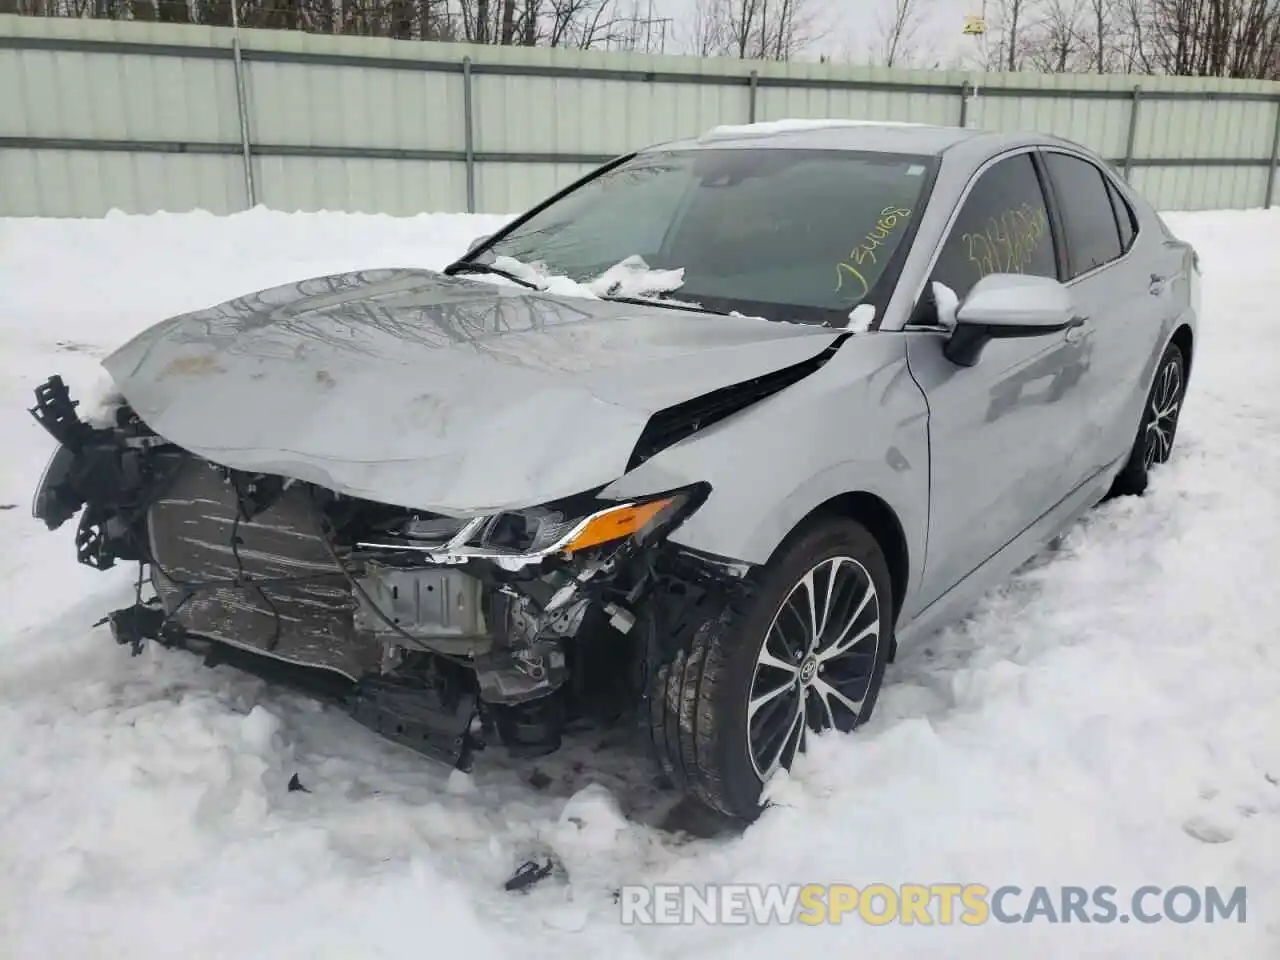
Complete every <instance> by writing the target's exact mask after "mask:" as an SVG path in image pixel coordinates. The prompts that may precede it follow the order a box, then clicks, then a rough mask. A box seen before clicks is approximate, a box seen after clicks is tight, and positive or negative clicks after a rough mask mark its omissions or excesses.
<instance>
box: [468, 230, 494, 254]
mask: <svg viewBox="0 0 1280 960" xmlns="http://www.w3.org/2000/svg"><path fill="white" fill-rule="evenodd" d="M492 236H493V234H492V233H486V234H485V235H484V236H481V237H476V238H475V239H474V240H472V241H471V242H470V243H469V244H467V253H474V252H475V251H476V250H477V249H479V248H480V247H483V246H484V245H485V244H486V243H488V242H489V238H490V237H492ZM463 256H466V254H463Z"/></svg>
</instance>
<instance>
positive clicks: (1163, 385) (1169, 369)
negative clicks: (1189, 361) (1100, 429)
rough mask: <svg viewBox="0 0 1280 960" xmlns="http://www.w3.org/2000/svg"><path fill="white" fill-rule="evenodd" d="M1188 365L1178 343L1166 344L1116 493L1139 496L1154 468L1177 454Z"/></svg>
mask: <svg viewBox="0 0 1280 960" xmlns="http://www.w3.org/2000/svg"><path fill="white" fill-rule="evenodd" d="M1186 385H1187V365H1186V359H1185V358H1184V357H1183V355H1182V350H1181V348H1179V347H1178V345H1177V344H1176V343H1170V344H1169V346H1167V347H1165V351H1164V354H1163V355H1162V356H1161V357H1160V363H1159V364H1158V365H1157V366H1156V375H1155V379H1154V380H1153V381H1152V383H1151V389H1150V390H1149V391H1148V392H1147V402H1146V403H1145V404H1144V405H1143V408H1142V420H1141V422H1140V423H1139V426H1138V435H1137V437H1135V438H1134V441H1133V447H1132V449H1131V450H1130V451H1129V459H1128V461H1126V462H1125V465H1124V467H1123V468H1122V469H1121V471H1120V473H1119V474H1118V475H1117V476H1116V479H1115V482H1114V483H1113V484H1112V487H1111V494H1112V496H1137V495H1140V494H1142V493H1143V492H1144V491H1145V490H1146V489H1147V479H1148V477H1149V475H1150V472H1151V470H1152V468H1154V467H1155V466H1156V465H1157V464H1161V463H1164V462H1166V461H1167V460H1168V459H1169V456H1170V454H1172V453H1173V440H1174V435H1175V433H1176V432H1177V429H1178V416H1179V414H1180V413H1181V412H1182V400H1183V396H1184V395H1185V393H1186Z"/></svg>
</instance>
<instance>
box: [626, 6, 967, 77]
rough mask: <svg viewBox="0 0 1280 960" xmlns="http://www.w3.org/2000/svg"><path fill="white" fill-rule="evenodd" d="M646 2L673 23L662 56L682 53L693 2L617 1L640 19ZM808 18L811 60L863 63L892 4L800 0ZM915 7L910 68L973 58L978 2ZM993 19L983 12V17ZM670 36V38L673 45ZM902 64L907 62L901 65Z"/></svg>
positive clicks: (888, 15)
mask: <svg viewBox="0 0 1280 960" xmlns="http://www.w3.org/2000/svg"><path fill="white" fill-rule="evenodd" d="M650 2H652V3H653V8H654V16H662V17H671V18H672V20H673V21H674V23H673V25H672V27H671V30H670V31H669V32H668V40H667V47H666V49H667V52H668V53H679V52H683V51H684V50H686V49H687V44H688V42H689V41H688V38H689V36H690V34H691V24H692V11H693V6H694V2H695V0H619V5H620V6H622V7H623V8H624V9H625V8H628V7H629V6H630V5H631V4H632V3H638V4H639V6H640V13H641V15H642V16H643V15H646V13H647V9H648V4H649V3H650ZM803 2H804V3H805V4H806V9H811V10H812V12H813V15H814V18H815V19H816V20H817V21H819V22H820V24H821V25H822V26H823V27H825V29H824V30H823V31H822V33H823V36H822V37H821V38H820V39H818V40H816V41H815V42H814V43H813V44H811V45H810V49H809V50H808V51H807V56H806V59H808V56H812V57H813V58H815V59H816V58H817V56H818V55H819V54H823V53H825V54H828V55H830V56H832V57H834V58H836V59H839V60H855V61H858V62H864V63H865V62H869V61H870V58H871V54H870V50H871V49H872V48H873V47H878V46H879V45H880V38H881V37H882V36H883V32H884V31H883V28H882V24H883V23H885V22H887V21H888V20H889V18H890V15H891V11H892V9H893V0H803ZM916 3H917V4H919V8H920V15H919V17H918V22H919V23H920V27H919V29H917V30H916V33H915V36H914V37H913V42H912V44H911V47H912V48H913V49H912V51H911V52H912V53H914V54H915V60H916V61H917V63H916V64H915V65H919V66H930V67H931V66H934V65H935V63H938V64H940V65H941V66H944V67H946V66H954V65H958V64H957V63H956V61H957V60H959V59H961V58H964V59H965V60H966V62H967V61H969V60H972V59H973V58H974V55H975V52H976V49H977V47H976V45H977V41H976V40H975V38H973V37H966V36H964V35H963V34H962V33H961V28H962V26H963V24H964V18H965V15H966V14H974V15H977V14H979V13H981V11H982V0H916ZM992 16H993V12H992V11H988V18H989V19H990V18H991V17H992ZM672 32H674V34H675V39H674V42H673V40H672ZM902 65H903V66H907V65H908V64H906V63H904V64H902Z"/></svg>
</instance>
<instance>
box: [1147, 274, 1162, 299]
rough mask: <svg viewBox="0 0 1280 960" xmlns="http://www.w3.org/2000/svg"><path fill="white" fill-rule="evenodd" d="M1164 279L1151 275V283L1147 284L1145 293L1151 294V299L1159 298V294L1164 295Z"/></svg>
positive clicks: (1158, 275) (1157, 275)
mask: <svg viewBox="0 0 1280 960" xmlns="http://www.w3.org/2000/svg"><path fill="white" fill-rule="evenodd" d="M1166 279H1167V278H1166V277H1162V276H1160V274H1158V273H1153V274H1152V275H1151V282H1150V283H1149V284H1147V293H1149V294H1151V295H1152V296H1153V297H1158V296H1160V294H1162V293H1164V284H1165V280H1166Z"/></svg>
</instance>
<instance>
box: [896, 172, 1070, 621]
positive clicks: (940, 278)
mask: <svg viewBox="0 0 1280 960" xmlns="http://www.w3.org/2000/svg"><path fill="white" fill-rule="evenodd" d="M992 273H1022V274H1032V275H1036V276H1044V277H1053V278H1055V279H1057V278H1059V277H1060V275H1061V265H1060V256H1059V250H1058V242H1057V238H1056V233H1055V225H1054V223H1053V222H1052V219H1051V217H1050V216H1049V212H1048V207H1047V204H1046V199H1045V193H1044V189H1043V183H1042V178H1041V171H1040V170H1039V169H1038V167H1037V164H1036V162H1035V152H1034V151H1033V150H1022V151H1017V152H1014V153H1011V154H1006V155H1004V156H1003V157H1001V158H999V159H998V160H996V161H995V162H994V163H993V164H991V165H990V166H988V167H987V168H985V169H984V170H983V171H982V172H980V173H979V174H978V176H977V178H976V179H975V180H974V181H973V183H972V185H971V189H970V191H969V193H968V194H967V195H966V197H965V198H964V199H963V200H962V201H961V206H960V211H959V213H958V214H957V216H956V219H955V221H954V222H953V223H952V225H951V227H950V229H949V232H948V234H947V237H946V239H945V240H944V241H943V244H942V247H941V248H940V251H939V253H938V255H937V259H936V261H935V264H934V266H933V268H932V270H931V273H930V278H929V284H928V285H926V288H925V291H926V295H927V294H928V292H929V291H930V290H931V289H932V285H933V284H934V283H937V284H942V285H944V286H945V287H947V288H949V289H950V290H951V292H952V293H953V294H954V296H955V297H956V298H958V300H960V301H963V300H964V298H965V297H966V296H967V295H968V293H969V291H970V290H971V289H972V287H973V285H974V284H975V283H977V281H978V280H980V279H981V278H982V277H984V276H987V275H988V274H992ZM910 329H911V328H910V327H908V328H907V330H910ZM948 336H949V334H948V333H946V332H944V331H931V332H925V331H919V332H916V333H910V334H909V335H908V339H907V358H908V362H909V363H910V367H911V373H912V375H913V376H914V377H915V379H916V382H917V383H918V384H919V385H920V387H921V389H922V390H923V391H924V393H925V396H926V398H927V399H928V403H929V477H930V492H929V541H928V548H927V555H926V558H925V571H924V577H923V580H922V583H921V592H920V594H919V605H918V606H917V607H916V609H917V610H918V609H919V608H920V607H923V606H924V605H927V604H928V603H931V602H932V601H933V600H935V599H936V598H938V597H939V596H941V595H942V594H943V593H944V592H945V591H946V590H948V589H949V588H950V587H952V586H953V585H955V584H956V583H958V582H959V581H960V580H961V579H963V578H964V577H965V576H966V575H968V574H969V573H971V572H972V571H974V570H975V569H976V568H977V567H979V566H980V565H981V564H982V563H983V562H984V561H985V560H987V559H988V558H989V557H991V556H992V555H993V554H995V553H996V552H997V551H998V550H999V549H1000V548H1001V547H1003V546H1005V545H1006V544H1007V543H1009V542H1010V541H1011V540H1012V539H1013V538H1014V537H1016V536H1017V535H1018V534H1019V533H1021V532H1022V531H1023V530H1025V529H1026V528H1027V527H1029V526H1030V525H1031V524H1032V523H1034V522H1035V521H1036V520H1037V519H1038V518H1039V517H1041V516H1042V515H1043V514H1045V513H1047V512H1048V511H1049V509H1050V508H1052V507H1053V506H1054V505H1055V504H1057V503H1058V502H1059V501H1060V500H1062V499H1063V498H1064V497H1065V496H1066V495H1067V494H1068V493H1069V492H1070V491H1071V489H1072V488H1073V486H1074V484H1075V478H1074V477H1073V476H1072V475H1071V474H1070V472H1069V471H1068V469H1067V467H1068V463H1069V461H1070V458H1071V448H1072V444H1073V442H1074V440H1075V435H1074V428H1073V425H1074V424H1075V423H1076V422H1077V420H1078V418H1079V416H1080V412H1079V407H1080V390H1079V387H1078V382H1079V379H1080V376H1081V371H1080V369H1079V365H1080V350H1079V346H1078V344H1077V343H1075V342H1072V341H1071V340H1069V339H1068V338H1067V337H1066V336H1065V335H1064V334H1062V333H1054V334H1047V335H1045V336H1041V337H1028V338H1026V339H1013V340H993V341H991V342H990V343H988V344H987V346H986V347H985V349H984V351H983V353H982V356H981V358H980V359H979V360H978V362H977V363H976V364H975V365H973V366H972V367H962V366H958V365H956V364H954V363H952V362H951V361H950V360H948V359H947V358H946V357H945V356H944V355H943V352H942V351H943V346H944V344H945V343H946V340H947V338H948ZM913 612H914V611H908V614H909V615H910V614H911V613H913Z"/></svg>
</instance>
